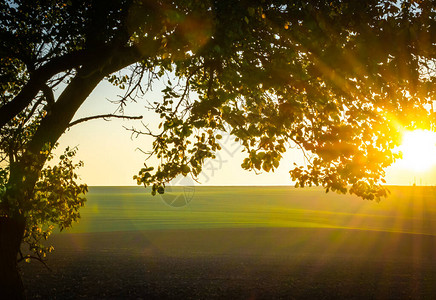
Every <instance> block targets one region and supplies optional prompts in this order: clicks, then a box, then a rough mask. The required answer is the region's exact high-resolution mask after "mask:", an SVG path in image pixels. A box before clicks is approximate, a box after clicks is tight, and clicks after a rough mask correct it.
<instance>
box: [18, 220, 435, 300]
mask: <svg viewBox="0 0 436 300" xmlns="http://www.w3.org/2000/svg"><path fill="white" fill-rule="evenodd" d="M52 242H53V244H54V245H55V248H56V250H55V252H54V253H53V254H52V255H50V257H49V261H48V264H49V266H50V268H51V269H52V271H51V272H50V271H48V270H46V269H45V268H44V267H43V266H42V265H41V264H39V263H38V262H32V263H30V264H23V265H22V273H23V281H24V284H25V287H26V289H27V296H28V298H29V299H435V298H436V284H435V283H436V259H435V255H436V237H435V236H429V235H416V234H405V233H386V232H376V231H359V230H344V229H301V228H299V229H290V228H269V229H266V228H259V229H207V230H206V229H205V230H162V231H129V232H107V233H88V234H58V235H55V236H53V238H52Z"/></svg>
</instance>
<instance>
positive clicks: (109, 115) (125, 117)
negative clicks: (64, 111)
mask: <svg viewBox="0 0 436 300" xmlns="http://www.w3.org/2000/svg"><path fill="white" fill-rule="evenodd" d="M107 118H119V119H129V120H140V119H142V116H120V115H113V114H106V115H97V116H91V117H86V118H81V119H78V120H75V121H73V122H71V123H70V124H68V127H71V126H74V125H77V124H79V123H83V122H86V121H90V120H94V119H107Z"/></svg>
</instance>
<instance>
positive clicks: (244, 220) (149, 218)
mask: <svg viewBox="0 0 436 300" xmlns="http://www.w3.org/2000/svg"><path fill="white" fill-rule="evenodd" d="M390 190H391V193H392V194H391V195H390V197H388V198H387V199H383V200H382V201H381V202H378V203H377V202H376V201H364V200H361V199H359V198H357V197H355V196H351V195H338V194H335V193H327V194H326V193H325V192H324V191H323V190H322V189H320V188H304V189H295V188H293V187H283V186H279V187H203V186H200V187H195V188H185V187H172V188H168V190H167V192H166V193H165V194H164V195H163V196H161V195H157V196H154V197H153V196H151V195H150V192H149V190H145V189H144V188H142V187H91V188H90V192H89V194H88V201H87V203H86V204H85V207H84V208H82V209H81V215H82V219H81V220H80V222H79V223H78V224H75V225H74V227H73V228H72V229H71V230H69V231H68V232H72V233H79V232H104V231H130V230H154V229H189V228H191V229H195V228H253V227H256V228H257V227H292V228H295V227H296V228H345V229H361V230H377V231H389V232H407V233H422V234H430V235H433V234H436V190H435V189H434V188H433V187H390ZM183 204H185V205H183ZM182 205H183V206H182Z"/></svg>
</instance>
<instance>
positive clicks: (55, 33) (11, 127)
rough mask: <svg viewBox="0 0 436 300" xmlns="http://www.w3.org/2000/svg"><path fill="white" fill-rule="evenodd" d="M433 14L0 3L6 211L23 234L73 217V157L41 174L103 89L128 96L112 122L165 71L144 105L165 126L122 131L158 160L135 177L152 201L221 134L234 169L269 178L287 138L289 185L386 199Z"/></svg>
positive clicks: (423, 4) (369, 4) (412, 122)
mask: <svg viewBox="0 0 436 300" xmlns="http://www.w3.org/2000/svg"><path fill="white" fill-rule="evenodd" d="M435 5H436V4H435V3H434V2H433V1H430V0H422V1H412V0H410V1H390V0H380V1H376V0H370V1H340V0H333V1H315V0H301V1H285V0H278V1H276V0H274V1H273V0H258V1H245V0H241V1H230V0H220V1H217V0H215V1H213V0H209V1H196V0H180V1H170V0H160V1H146V0H120V1H103V0H91V1H84V0H82V1H81V0H77V1H70V0H68V1H65V0H64V1H62V0H57V1H54V0H35V1H25V0H14V1H2V2H1V3H0V90H1V93H0V95H1V98H0V135H1V141H0V150H1V154H2V159H3V163H4V165H5V166H6V167H4V168H2V170H1V172H0V173H1V175H2V176H1V183H2V191H3V192H2V197H1V202H0V211H1V214H2V215H5V216H13V215H16V214H19V215H25V216H26V219H27V224H28V227H27V231H26V237H32V238H33V240H37V239H38V234H36V233H35V232H40V230H41V228H42V226H43V225H42V224H48V223H50V224H52V223H53V224H58V225H60V226H61V228H62V227H68V226H70V224H71V222H72V221H74V220H75V219H76V218H77V217H78V213H77V208H78V207H79V206H81V205H82V204H83V201H84V200H83V197H82V196H81V195H82V194H83V193H84V192H86V186H81V185H78V184H76V175H75V171H74V170H75V168H76V167H77V165H74V164H72V163H71V160H70V158H71V157H72V156H73V154H74V152H75V150H71V149H70V150H67V152H66V154H65V155H64V156H63V157H61V159H60V165H58V166H57V167H52V168H48V169H47V168H45V169H44V165H45V163H46V161H47V160H48V159H49V158H50V157H51V156H50V153H51V151H52V150H53V147H54V146H55V145H56V142H57V140H58V138H59V137H60V136H61V134H62V133H63V132H64V131H65V130H66V129H67V128H68V127H69V126H71V125H72V124H73V123H71V120H72V118H73V116H74V113H75V112H76V111H77V109H78V108H79V107H80V105H81V104H82V103H83V101H85V99H86V98H87V96H88V95H89V93H90V92H91V91H92V90H93V89H94V88H95V86H96V85H97V84H98V83H99V82H101V81H103V80H107V81H109V82H110V83H112V84H114V85H116V86H119V87H120V89H121V90H122V91H123V93H122V95H121V96H120V97H119V98H118V99H116V105H117V107H116V112H117V114H114V115H113V117H122V116H124V115H123V112H124V107H125V106H126V105H128V103H129V102H130V101H139V100H140V98H141V97H142V96H143V95H144V94H145V93H146V92H147V91H148V90H149V89H151V88H152V87H153V86H154V83H155V82H156V81H162V80H163V79H164V78H171V80H165V83H166V84H165V88H164V90H163V91H162V93H163V97H162V99H160V100H159V101H155V102H151V103H147V106H148V107H149V109H150V110H151V111H153V112H155V113H157V114H158V115H159V117H160V119H161V122H160V124H152V125H151V126H150V127H147V126H146V127H144V128H133V129H132V131H133V134H137V135H139V134H147V135H151V136H153V137H154V143H153V146H152V149H150V154H151V155H154V156H156V157H157V158H159V161H160V163H159V164H158V165H156V166H148V165H145V168H143V169H141V170H140V171H139V173H138V174H137V175H136V176H135V177H134V179H135V180H136V181H137V182H138V184H144V185H145V186H151V187H152V193H153V194H155V193H156V192H159V193H162V192H163V191H164V186H165V184H166V183H168V182H169V181H170V180H172V179H173V178H174V177H176V176H177V175H180V174H182V175H184V176H192V177H194V178H196V177H197V176H198V175H199V174H200V172H201V170H202V165H203V163H204V161H205V160H206V159H207V158H211V157H214V156H215V153H216V152H217V151H219V150H220V145H219V139H220V138H221V136H222V134H223V132H228V133H230V134H231V135H232V136H234V137H235V138H236V140H237V141H239V142H240V143H241V145H242V146H243V148H244V151H245V153H246V158H245V159H244V161H243V162H242V167H243V168H244V169H247V170H254V171H266V172H269V171H274V170H275V169H276V168H277V167H278V165H279V163H280V162H281V159H282V156H283V153H284V152H285V151H286V149H288V148H289V147H290V146H295V145H297V146H298V147H300V148H301V149H302V151H304V153H305V156H306V158H307V165H306V166H293V167H291V168H292V169H291V170H290V177H291V179H292V180H294V181H295V182H296V185H297V186H301V187H303V186H306V185H321V186H323V187H324V188H325V189H326V190H327V191H329V190H332V191H337V192H341V193H345V192H347V191H348V192H350V193H354V194H356V195H358V196H360V197H362V198H364V199H374V198H379V197H383V196H385V195H386V190H385V189H384V188H383V186H382V183H383V176H384V169H385V168H386V167H387V166H389V165H390V164H391V163H392V162H393V161H394V160H395V158H396V157H397V155H396V154H395V153H394V152H393V148H394V147H395V146H396V145H397V144H398V142H399V136H400V133H401V130H403V129H404V128H432V126H433V125H432V124H433V123H434V114H433V112H432V110H431V109H429V108H430V107H431V105H432V103H433V99H434V91H435V88H434V83H435V66H436V65H435V41H434V28H435V26H434V25H435V17H436V7H435ZM96 117H99V116H91V117H90V118H96ZM106 117H107V116H106ZM124 117H128V116H124ZM88 119H89V118H88ZM81 121H83V120H79V121H77V120H76V122H75V123H74V124H77V123H80V122H81ZM154 125H156V126H154ZM47 222H48V223H47ZM41 232H42V231H41Z"/></svg>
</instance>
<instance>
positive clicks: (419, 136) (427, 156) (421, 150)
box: [398, 129, 436, 172]
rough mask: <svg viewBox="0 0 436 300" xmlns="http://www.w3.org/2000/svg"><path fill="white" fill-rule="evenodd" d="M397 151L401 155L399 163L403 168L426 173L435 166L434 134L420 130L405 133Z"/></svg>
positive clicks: (435, 147)
mask: <svg viewBox="0 0 436 300" xmlns="http://www.w3.org/2000/svg"><path fill="white" fill-rule="evenodd" d="M398 150H399V151H401V152H402V153H403V158H402V159H401V160H400V161H399V163H400V164H401V165H402V166H403V167H404V168H406V169H409V170H413V171H417V172H423V171H426V170H428V169H430V168H431V167H433V166H435V165H436V132H433V131H428V130H421V129H418V130H413V131H405V132H404V133H403V138H402V143H401V145H400V146H399V147H398Z"/></svg>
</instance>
